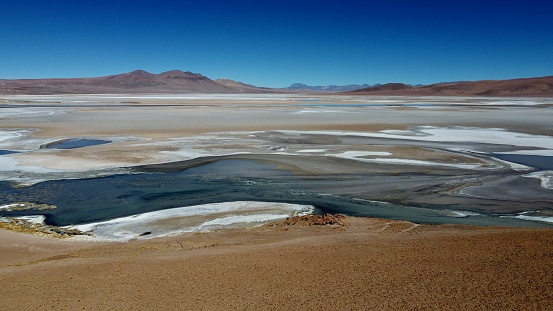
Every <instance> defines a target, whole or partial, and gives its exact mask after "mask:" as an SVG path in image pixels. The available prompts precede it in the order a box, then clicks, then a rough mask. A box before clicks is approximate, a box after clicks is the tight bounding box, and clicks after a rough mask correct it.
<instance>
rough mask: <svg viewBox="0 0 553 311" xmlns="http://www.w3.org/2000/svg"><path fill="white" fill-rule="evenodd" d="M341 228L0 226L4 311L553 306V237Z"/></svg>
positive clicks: (508, 231)
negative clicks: (152, 231) (133, 234)
mask: <svg viewBox="0 0 553 311" xmlns="http://www.w3.org/2000/svg"><path fill="white" fill-rule="evenodd" d="M346 223H347V224H348V226H298V225H294V226H287V225H282V224H281V225H279V226H274V225H273V226H268V225H266V226H264V227H260V228H256V229H242V230H226V231H219V232H210V233H201V234H199V233H196V234H187V235H182V236H175V237H167V238H159V239H152V240H143V241H134V242H130V243H126V244H96V243H89V244H87V243H78V242H64V241H58V240H47V239H41V238H35V237H30V236H23V235H16V234H14V233H11V232H6V231H0V240H1V241H3V242H2V244H0V253H1V254H2V256H1V257H0V258H1V259H0V285H1V286H0V295H1V297H2V302H1V309H2V310H33V309H35V310H46V309H56V310H81V309H83V310H314V309H326V310H350V309H351V310H367V309H374V310H387V309H391V310H421V309H439V310H475V309H478V310H482V309H487V310H529V309H532V310H548V309H549V310H550V309H551V308H553V268H552V266H551V260H552V256H553V246H552V245H551V243H550V241H551V239H552V238H553V230H537V229H513V228H484V227H462V226H426V225H422V226H416V225H414V224H411V223H408V222H400V221H390V220H380V219H368V218H347V219H346ZM6 254H9V255H6Z"/></svg>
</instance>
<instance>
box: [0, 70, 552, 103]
mask: <svg viewBox="0 0 553 311" xmlns="http://www.w3.org/2000/svg"><path fill="white" fill-rule="evenodd" d="M320 92H326V93H330V94H348V95H387V96H505V97H509V96H514V97H516V96H536V97H553V76H547V77H540V78H523V79H512V80H483V81H469V82H466V81H462V82H444V83H436V84H430V85H416V86H413V85H409V84H403V83H387V84H382V85H380V84H376V85H372V86H369V85H367V84H363V85H356V84H350V85H341V86H340V85H329V86H309V85H305V84H302V83H295V84H292V85H291V86H289V87H287V88H280V89H276V88H267V87H258V86H254V85H250V84H246V83H242V82H237V81H234V80H230V79H217V80H211V79H209V78H208V77H205V76H203V75H201V74H198V73H192V72H183V71H180V70H171V71H167V72H163V73H160V74H153V73H149V72H146V71H143V70H135V71H132V72H129V73H123V74H118V75H111V76H105V77H95V78H54V79H14V80H7V79H4V80H0V94H5V95H16V94H22V95H49V94H141V93H142V94H144V93H153V94H163V93H168V94H176V93H230V94H232V93H237V94H240V93H320Z"/></svg>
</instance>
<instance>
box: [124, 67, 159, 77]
mask: <svg viewBox="0 0 553 311" xmlns="http://www.w3.org/2000/svg"><path fill="white" fill-rule="evenodd" d="M126 75H131V76H149V75H153V73H149V72H147V71H145V70H141V69H138V70H134V71H131V72H128V73H126Z"/></svg>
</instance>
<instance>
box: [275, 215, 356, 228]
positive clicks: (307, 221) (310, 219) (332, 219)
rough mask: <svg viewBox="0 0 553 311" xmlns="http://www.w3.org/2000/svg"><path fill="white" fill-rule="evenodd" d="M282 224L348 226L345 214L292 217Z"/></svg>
mask: <svg viewBox="0 0 553 311" xmlns="http://www.w3.org/2000/svg"><path fill="white" fill-rule="evenodd" d="M281 225H282V226H347V223H346V216H344V215H340V214H338V215H330V214H325V215H304V216H294V217H290V218H288V219H287V220H285V221H284V222H282V223H281Z"/></svg>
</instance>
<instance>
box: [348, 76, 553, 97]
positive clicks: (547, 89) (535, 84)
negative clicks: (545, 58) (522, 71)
mask: <svg viewBox="0 0 553 311" xmlns="http://www.w3.org/2000/svg"><path fill="white" fill-rule="evenodd" d="M347 93H348V94H357V95H398V96H400V95H401V96H506V97H509V96H533V97H551V96H553V76H548V77H541V78H525V79H512V80H483V81H473V82H449V83H437V84H431V85H423V86H410V85H406V84H401V83H389V84H384V85H380V86H376V87H368V88H364V89H359V90H356V91H352V92H347Z"/></svg>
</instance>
